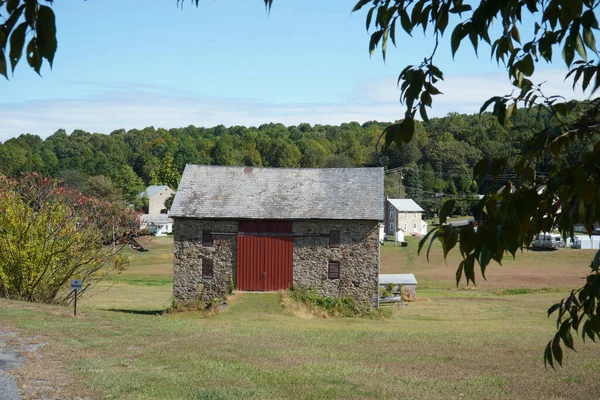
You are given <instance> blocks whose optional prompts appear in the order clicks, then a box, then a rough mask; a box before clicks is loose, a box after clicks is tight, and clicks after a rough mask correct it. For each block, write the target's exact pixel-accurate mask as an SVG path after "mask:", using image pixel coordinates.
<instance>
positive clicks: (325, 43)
mask: <svg viewBox="0 0 600 400" xmlns="http://www.w3.org/2000/svg"><path fill="white" fill-rule="evenodd" d="M353 3H354V1H352V0H350V1H348V0H327V1H323V0H302V1H300V0H297V1H285V0H275V2H274V5H273V9H272V10H271V13H270V15H267V13H266V12H265V8H264V4H263V1H262V0H243V1H240V0H201V1H200V7H199V8H196V7H195V6H192V4H191V3H190V2H189V1H188V2H185V3H184V6H183V10H182V9H181V8H178V7H177V6H176V0H160V1H159V0H151V1H149V0H127V1H122V0H121V1H117V0H88V1H79V0H77V1H68V2H66V1H59V2H55V3H54V6H53V8H54V11H55V13H56V16H57V31H58V51H57V54H56V57H55V62H54V68H53V69H52V70H50V69H49V68H47V67H46V68H44V69H43V70H42V76H43V78H40V77H39V76H38V75H37V74H36V73H35V72H33V71H32V70H31V69H30V68H29V66H27V64H26V61H25V60H22V61H21V63H20V65H19V66H18V67H17V70H16V71H15V74H14V77H12V78H11V80H10V81H5V80H0V93H1V95H0V118H1V119H2V121H3V124H2V125H1V126H0V141H5V140H6V139H8V138H10V137H14V136H18V135H19V134H21V133H33V134H37V135H40V136H41V137H47V136H49V135H51V134H52V133H54V132H55V131H56V130H57V129H60V128H64V129H66V130H67V132H71V131H72V130H73V129H76V128H81V129H85V130H88V131H92V132H103V133H110V132H111V131H112V130H114V129H119V128H125V129H131V128H143V127H145V126H150V125H153V126H155V127H165V128H173V127H180V126H187V125H190V124H193V125H197V126H214V125H217V124H223V125H226V126H231V125H260V124H262V123H268V122H282V123H284V124H286V125H288V124H297V123H300V122H309V123H312V124H316V123H334V124H339V123H341V122H347V121H359V122H365V121H368V120H373V119H378V120H394V119H397V118H400V117H401V116H402V114H403V111H402V106H401V105H400V104H399V103H398V95H399V92H398V90H397V88H396V86H395V83H396V78H397V74H398V72H399V71H400V70H401V69H402V68H403V67H404V66H405V65H406V64H408V63H411V64H413V63H419V62H420V61H421V60H422V59H423V57H424V56H425V55H426V54H427V53H428V51H430V50H429V49H430V48H431V45H432V42H431V39H430V38H425V37H423V36H422V35H419V34H417V35H415V37H414V38H413V39H411V40H410V41H408V40H406V41H402V42H401V43H400V44H399V48H397V49H394V48H391V49H390V50H389V54H388V60H387V62H386V63H384V62H383V61H382V58H381V55H380V53H376V54H374V55H373V57H371V58H370V57H369V54H368V41H369V36H368V34H367V32H366V30H365V25H364V19H365V13H364V12H359V13H355V14H351V12H350V10H351V8H352V6H353ZM449 36H450V32H448V33H447V37H446V38H445V40H446V41H448V40H449ZM487 54H489V53H486V52H485V51H484V52H482V57H481V58H479V59H478V58H477V57H476V56H475V54H474V52H473V51H472V49H471V48H470V47H468V46H465V47H464V48H461V49H460V50H459V53H458V55H457V57H456V59H455V60H454V62H452V57H451V56H450V54H449V50H448V49H447V46H443V45H442V47H441V50H440V51H439V55H438V60H439V61H438V65H439V66H441V67H442V69H443V70H444V72H445V74H446V82H445V83H443V84H442V85H441V86H440V89H441V90H442V91H443V92H444V93H445V96H444V97H443V98H440V99H439V100H438V101H437V103H435V104H434V107H435V108H434V109H433V110H432V112H431V115H433V116H443V115H445V114H446V113H448V112H450V111H458V112H476V111H477V110H478V107H479V105H480V104H481V103H482V102H483V101H485V100H486V99H487V98H488V97H490V96H491V95H493V94H497V93H499V91H500V92H509V91H510V87H509V85H508V83H507V81H506V78H505V72H504V71H503V70H502V69H501V68H499V67H498V66H497V65H496V64H495V63H493V62H490V61H489V56H488V55H487ZM564 73H565V70H564V65H563V64H556V65H555V66H554V68H546V69H545V70H543V71H542V72H541V73H540V74H539V76H540V80H548V81H551V82H553V83H552V84H555V85H557V86H556V87H553V89H555V90H556V91H558V92H559V93H562V94H565V95H570V97H573V93H572V91H569V90H568V88H569V87H568V86H567V85H561V83H560V81H562V78H560V76H562V75H564ZM557 77H558V79H556V78H557ZM555 82H556V83H555ZM579 97H581V96H579Z"/></svg>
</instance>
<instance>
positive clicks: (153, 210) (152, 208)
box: [140, 185, 175, 215]
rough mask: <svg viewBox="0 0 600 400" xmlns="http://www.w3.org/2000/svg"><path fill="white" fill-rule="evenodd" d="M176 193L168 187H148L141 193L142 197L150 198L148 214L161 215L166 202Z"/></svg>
mask: <svg viewBox="0 0 600 400" xmlns="http://www.w3.org/2000/svg"><path fill="white" fill-rule="evenodd" d="M174 193H175V191H174V190H173V189H171V188H170V187H168V186H166V185H161V186H148V187H147V188H146V190H144V191H143V192H142V193H140V197H144V196H148V214H149V215H155V214H160V212H161V210H163V209H164V208H165V200H167V199H168V198H169V197H171V195H172V194H174Z"/></svg>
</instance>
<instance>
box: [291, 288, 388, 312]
mask: <svg viewBox="0 0 600 400" xmlns="http://www.w3.org/2000/svg"><path fill="white" fill-rule="evenodd" d="M289 293H290V297H291V298H292V299H293V300H294V301H297V302H299V303H302V304H304V305H305V306H307V307H309V308H316V309H319V310H322V311H324V312H326V313H327V314H328V315H330V316H341V317H365V318H383V317H386V316H388V314H389V310H382V309H378V308H373V307H371V306H370V305H368V304H364V303H360V302H357V301H356V300H355V299H354V298H352V297H346V296H340V297H338V298H334V297H331V296H323V295H321V294H319V293H318V292H317V291H316V290H315V289H298V288H294V289H291V290H290V292H289Z"/></svg>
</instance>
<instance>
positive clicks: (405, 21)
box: [400, 10, 412, 36]
mask: <svg viewBox="0 0 600 400" xmlns="http://www.w3.org/2000/svg"><path fill="white" fill-rule="evenodd" d="M400 25H402V29H404V31H405V32H406V33H408V34H409V35H411V31H412V25H411V23H410V17H409V16H408V13H407V12H406V10H402V11H401V12H400ZM411 36H412V35H411Z"/></svg>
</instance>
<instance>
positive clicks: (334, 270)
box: [327, 261, 340, 279]
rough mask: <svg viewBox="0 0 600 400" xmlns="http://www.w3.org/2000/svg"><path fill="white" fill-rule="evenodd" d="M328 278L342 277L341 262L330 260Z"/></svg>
mask: <svg viewBox="0 0 600 400" xmlns="http://www.w3.org/2000/svg"><path fill="white" fill-rule="evenodd" d="M327 278H328V279H340V262H339V261H329V268H328V269H327Z"/></svg>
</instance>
